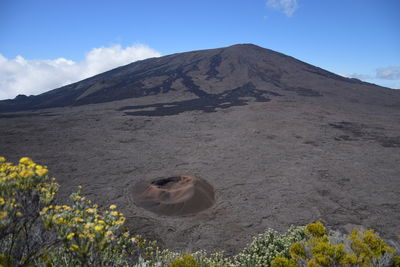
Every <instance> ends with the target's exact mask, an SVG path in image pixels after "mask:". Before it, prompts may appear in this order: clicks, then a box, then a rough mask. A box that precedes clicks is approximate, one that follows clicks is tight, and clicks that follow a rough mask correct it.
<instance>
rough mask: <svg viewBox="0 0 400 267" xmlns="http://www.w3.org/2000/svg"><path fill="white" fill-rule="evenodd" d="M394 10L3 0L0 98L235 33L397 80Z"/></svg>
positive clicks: (309, 3) (354, 72)
mask: <svg viewBox="0 0 400 267" xmlns="http://www.w3.org/2000/svg"><path fill="white" fill-rule="evenodd" d="M399 12H400V1H398V0H335V1H334V0H250V1H249V0H247V1H246V0H230V1H226V0H218V1H216V0H214V1H210V0H203V1H188V0H186V1H180V0H179V1H174V0H170V1H161V0H160V1H152V0H147V1H134V0H131V1H121V0H114V1H102V0H97V1H91V0H85V1H82V0H79V1H78V0H68V1H64V0H58V1H54V0H0V99H4V98H10V97H14V96H15V95H16V94H18V93H24V94H37V93H40V92H43V91H46V90H49V89H52V88H55V87H58V86H61V85H64V84H67V83H70V82H74V81H77V80H79V79H82V78H86V77H87V76H89V75H93V74H96V72H102V71H105V70H107V69H110V68H113V67H116V66H118V65H122V64H127V63H129V62H131V61H134V60H138V59H143V58H146V57H151V56H159V55H167V54H171V53H176V52H184V51H190V50H197V49H206V48H216V47H223V46H228V45H232V44H236V43H254V44H256V45H259V46H262V47H265V48H270V49H273V50H276V51H279V52H282V53H284V54H287V55H290V56H293V57H296V58H298V59H300V60H303V61H306V62H308V63H310V64H313V65H316V66H319V67H322V68H324V69H327V70H329V71H332V72H335V73H338V74H341V75H346V76H351V77H357V78H361V79H363V80H366V81H369V82H373V83H376V84H380V85H383V86H388V87H391V88H400V15H399ZM40 78H42V79H40Z"/></svg>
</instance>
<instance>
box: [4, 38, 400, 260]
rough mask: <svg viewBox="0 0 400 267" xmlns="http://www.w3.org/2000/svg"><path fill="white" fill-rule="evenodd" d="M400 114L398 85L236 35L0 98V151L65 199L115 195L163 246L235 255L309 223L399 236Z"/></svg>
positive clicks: (104, 200) (105, 201)
mask: <svg viewBox="0 0 400 267" xmlns="http://www.w3.org/2000/svg"><path fill="white" fill-rule="evenodd" d="M399 118H400V91H397V90H392V89H389V88H384V87H380V86H377V85H374V84H370V83H366V82H362V81H360V80H357V79H349V78H345V77H342V76H340V75H336V74H334V73H332V72H329V71H326V70H323V69H321V68H318V67H316V66H312V65H310V64H307V63H305V62H302V61H299V60H297V59H295V58H293V57H290V56H286V55H283V54H281V53H278V52H275V51H272V50H268V49H265V48H261V47H259V46H255V45H252V44H240V45H233V46H229V47H225V48H218V49H209V50H200V51H192V52H186V53H179V54H173V55H168V56H163V57H158V58H150V59H146V60H142V61H138V62H134V63H131V64H128V65H125V66H122V67H119V68H116V69H113V70H110V71H108V72H105V73H102V74H99V75H96V76H94V77H91V78H88V79H86V80H83V81H80V82H77V83H74V84H71V85H67V86H64V87H61V88H58V89H54V90H51V91H48V92H46V93H43V94H40V95H37V96H22V95H21V96H18V97H16V98H15V99H12V100H3V101H0V138H1V142H0V151H1V153H2V154H3V156H5V157H6V158H7V159H9V160H13V161H16V160H17V159H18V158H20V157H22V156H30V157H32V158H33V160H34V161H35V162H38V163H40V164H43V165H48V166H49V169H50V171H51V173H52V175H53V176H55V177H57V178H58V180H59V182H60V184H61V191H60V199H61V200H63V199H64V200H65V199H67V196H68V195H69V194H70V193H71V192H74V191H75V190H76V187H77V186H78V185H83V187H84V189H83V191H82V193H83V194H84V195H87V197H88V198H90V199H92V200H94V201H96V202H98V203H99V204H100V205H105V206H106V205H109V204H116V205H118V206H119V208H120V209H121V211H122V212H123V213H124V214H125V215H126V217H127V226H128V228H130V229H131V231H132V232H135V233H139V234H143V235H145V236H146V237H148V238H149V239H151V238H154V239H157V240H158V241H159V243H160V244H161V245H165V246H167V247H168V248H170V249H185V250H187V249H189V250H194V249H207V250H211V251H214V250H220V249H223V250H225V251H227V252H228V253H235V252H238V251H239V250H241V248H242V247H243V245H244V244H246V243H248V242H249V241H250V240H251V236H253V235H256V234H259V233H262V232H263V231H264V230H265V229H266V228H274V229H277V230H280V231H284V230H286V229H287V228H288V227H289V226H290V225H292V224H294V225H304V224H307V223H309V222H312V221H316V220H321V221H323V222H325V224H326V225H328V226H329V227H330V228H333V229H337V230H340V231H344V232H346V231H349V229H351V228H352V227H371V228H374V229H376V230H377V231H379V232H381V233H382V234H383V236H384V237H385V238H395V235H396V234H398V225H399V223H400V205H398V204H399V203H400V193H399V192H400V179H399V173H400V164H399V162H400V153H399V152H400V150H399V149H400V120H399ZM181 174H185V175H184V176H181ZM160 177H167V178H163V179H161V180H160ZM177 177H178V178H179V179H178V178H177ZM182 177H195V178H196V177H204V178H206V180H207V183H206V185H204V184H205V183H203V182H201V183H200V182H199V181H200V180H199V181H197V180H196V179H197V178H196V179H194V178H193V179H194V180H193V181H196V183H195V182H190V183H189V182H187V181H188V180H187V178H182ZM141 181H147V183H146V184H145V185H146V186H145V187H144V186H142V187H140V188H135V185H137V184H142V185H143V183H140V182H141ZM160 181H161V182H160ZM190 181H192V180H190ZM204 188H208V189H207V190H205V189H204ZM141 189H143V190H142V191H140V190H141ZM178 189H179V190H178ZM132 192H134V193H135V195H134V196H136V197H132V196H133V193H132ZM197 192H202V193H201V194H200V193H197ZM204 192H205V193H204ZM171 203H172V204H171ZM203 204H204V205H203ZM195 206H196V207H195ZM166 209H168V210H166ZM194 211H195V212H194Z"/></svg>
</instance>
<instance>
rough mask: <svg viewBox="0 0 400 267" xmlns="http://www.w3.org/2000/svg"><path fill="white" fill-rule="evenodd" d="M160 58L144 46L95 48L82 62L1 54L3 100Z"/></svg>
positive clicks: (0, 87) (0, 82) (0, 81)
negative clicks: (32, 58) (145, 60)
mask: <svg viewBox="0 0 400 267" xmlns="http://www.w3.org/2000/svg"><path fill="white" fill-rule="evenodd" d="M158 56H160V53H159V52H157V51H155V50H153V49H151V48H150V47H148V46H146V45H142V44H138V45H133V46H128V47H125V48H123V47H121V46H120V45H114V46H111V47H101V48H93V49H92V50H90V51H89V53H87V54H86V56H85V59H84V60H83V61H81V62H74V61H72V60H68V59H65V58H57V59H50V60H49V59H34V60H28V59H25V58H23V57H22V56H17V57H16V58H14V59H7V58H6V57H4V56H3V55H1V54H0V99H7V98H14V97H15V96H16V95H18V94H25V95H32V94H33V95H36V94H40V93H43V92H45V91H48V90H51V89H54V88H57V87H60V86H63V85H67V84H70V83H73V82H77V81H79V80H82V79H85V78H88V77H91V76H93V75H96V74H99V73H101V72H104V71H107V70H110V69H113V68H115V67H118V66H121V65H125V64H128V63H131V62H133V61H137V60H142V59H146V58H149V57H158Z"/></svg>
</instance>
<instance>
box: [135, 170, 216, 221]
mask: <svg viewBox="0 0 400 267" xmlns="http://www.w3.org/2000/svg"><path fill="white" fill-rule="evenodd" d="M132 199H133V201H134V203H135V204H136V205H137V206H139V207H141V208H144V209H146V210H149V211H151V212H154V213H156V214H159V215H166V216H182V215H190V214H194V213H197V212H200V211H203V210H205V209H208V208H210V207H211V206H212V205H213V204H214V202H215V195H214V188H213V187H212V186H211V185H210V184H209V183H208V182H207V181H206V180H204V179H202V178H199V177H194V176H190V175H178V176H171V177H165V178H158V179H155V180H152V181H147V182H140V183H138V184H136V185H135V186H134V187H133V190H132Z"/></svg>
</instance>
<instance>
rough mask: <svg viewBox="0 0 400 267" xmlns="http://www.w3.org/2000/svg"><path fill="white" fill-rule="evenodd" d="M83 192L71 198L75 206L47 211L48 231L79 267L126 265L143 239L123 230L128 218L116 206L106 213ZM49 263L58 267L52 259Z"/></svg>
mask: <svg viewBox="0 0 400 267" xmlns="http://www.w3.org/2000/svg"><path fill="white" fill-rule="evenodd" d="M80 189H81V188H79V190H78V192H76V193H73V194H72V195H71V197H70V198H71V200H72V201H73V204H72V205H71V206H67V205H50V206H48V207H45V208H43V210H42V211H41V216H42V220H43V223H44V225H45V227H46V229H48V230H52V231H54V232H55V233H56V235H57V239H58V240H60V241H61V242H62V243H63V248H65V249H64V251H63V253H65V254H67V255H68V256H67V257H68V258H69V259H70V260H73V261H76V262H77V263H79V264H83V265H89V266H108V265H110V264H111V265H115V264H116V262H120V263H122V262H124V261H125V260H126V258H127V257H128V253H133V252H134V251H135V250H136V249H139V246H142V245H141V244H139V242H140V240H141V238H140V236H131V235H130V233H129V232H128V231H123V230H122V225H123V224H124V222H125V217H124V216H123V214H122V213H120V212H118V211H116V210H115V209H116V206H115V205H111V206H110V209H108V210H105V211H102V210H100V209H99V207H98V205H97V204H93V203H92V202H91V201H90V200H87V199H86V198H85V197H83V196H81V194H80ZM52 259H54V257H52ZM47 263H52V264H53V265H56V264H55V263H56V262H52V261H50V260H49V259H47Z"/></svg>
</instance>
